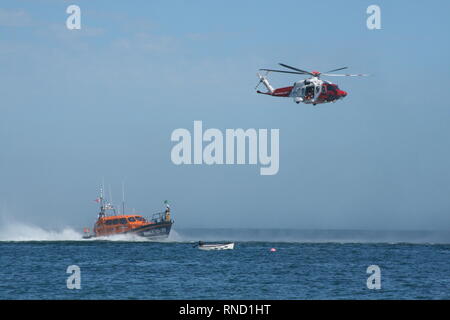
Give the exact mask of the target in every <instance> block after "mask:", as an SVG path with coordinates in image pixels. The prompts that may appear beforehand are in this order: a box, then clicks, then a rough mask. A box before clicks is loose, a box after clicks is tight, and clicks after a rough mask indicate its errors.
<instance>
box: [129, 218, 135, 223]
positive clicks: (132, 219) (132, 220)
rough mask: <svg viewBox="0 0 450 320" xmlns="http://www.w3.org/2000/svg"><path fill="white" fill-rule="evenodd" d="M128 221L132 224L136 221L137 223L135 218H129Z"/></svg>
mask: <svg viewBox="0 0 450 320" xmlns="http://www.w3.org/2000/svg"><path fill="white" fill-rule="evenodd" d="M128 221H130V222H135V221H136V219H135V218H133V217H129V218H128Z"/></svg>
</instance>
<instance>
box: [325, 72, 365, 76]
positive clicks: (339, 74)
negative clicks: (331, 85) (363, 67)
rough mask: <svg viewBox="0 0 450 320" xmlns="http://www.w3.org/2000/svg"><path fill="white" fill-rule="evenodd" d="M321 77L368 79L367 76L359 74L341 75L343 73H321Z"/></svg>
mask: <svg viewBox="0 0 450 320" xmlns="http://www.w3.org/2000/svg"><path fill="white" fill-rule="evenodd" d="M321 75H322V76H328V77H368V76H369V75H368V74H364V73H359V74H343V73H322V74H321Z"/></svg>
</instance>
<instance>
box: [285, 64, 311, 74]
mask: <svg viewBox="0 0 450 320" xmlns="http://www.w3.org/2000/svg"><path fill="white" fill-rule="evenodd" d="M279 65H280V66H282V67H285V68H288V69H292V70H295V71H298V72H303V73H306V74H310V75H312V76H314V74H312V73H311V72H309V71H305V70H302V69H297V68H294V67H291V66H288V65H287V64H284V63H279Z"/></svg>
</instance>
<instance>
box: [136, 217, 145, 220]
mask: <svg viewBox="0 0 450 320" xmlns="http://www.w3.org/2000/svg"><path fill="white" fill-rule="evenodd" d="M134 218H135V219H136V220H137V221H145V219H144V218H142V217H134Z"/></svg>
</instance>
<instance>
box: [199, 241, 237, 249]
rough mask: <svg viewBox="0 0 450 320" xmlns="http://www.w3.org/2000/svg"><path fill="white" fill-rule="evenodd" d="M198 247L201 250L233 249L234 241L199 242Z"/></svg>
mask: <svg viewBox="0 0 450 320" xmlns="http://www.w3.org/2000/svg"><path fill="white" fill-rule="evenodd" d="M198 248H199V249H200V250H233V249H234V242H229V243H203V242H201V241H200V242H199V243H198Z"/></svg>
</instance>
